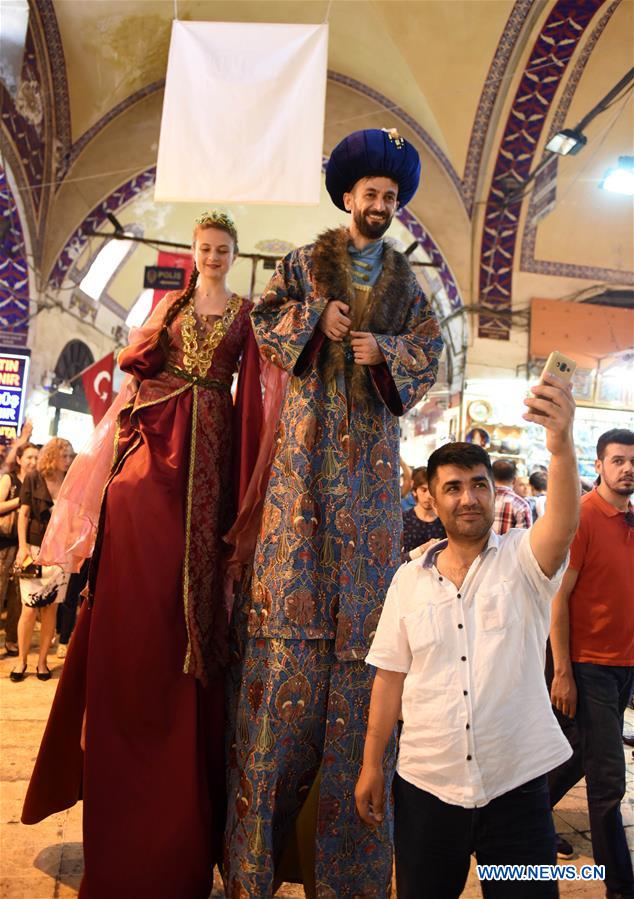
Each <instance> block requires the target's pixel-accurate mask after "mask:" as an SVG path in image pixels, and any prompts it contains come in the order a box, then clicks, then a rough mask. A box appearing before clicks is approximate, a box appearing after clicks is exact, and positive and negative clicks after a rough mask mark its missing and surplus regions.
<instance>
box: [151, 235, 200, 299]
mask: <svg viewBox="0 0 634 899" xmlns="http://www.w3.org/2000/svg"><path fill="white" fill-rule="evenodd" d="M156 264H157V265H165V266H167V267H168V268H182V269H184V271H185V280H184V282H183V287H187V282H188V281H189V276H190V275H191V273H192V269H193V267H194V260H193V259H192V254H191V253H166V252H165V251H164V250H159V254H158V259H157V260H156ZM166 293H167V290H155V291H154V299H153V300H152V309H154V307H155V306H156V304H157V303H158V301H159V300H162V299H163V297H164V296H165V294H166Z"/></svg>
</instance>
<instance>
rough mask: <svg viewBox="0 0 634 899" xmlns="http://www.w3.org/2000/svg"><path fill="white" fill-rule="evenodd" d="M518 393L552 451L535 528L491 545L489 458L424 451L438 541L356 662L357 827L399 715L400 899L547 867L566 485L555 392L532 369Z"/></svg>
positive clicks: (566, 423) (368, 809)
mask: <svg viewBox="0 0 634 899" xmlns="http://www.w3.org/2000/svg"><path fill="white" fill-rule="evenodd" d="M531 393H532V395H531V396H530V397H529V398H528V399H526V400H525V403H526V406H527V410H526V412H525V414H524V418H525V419H526V420H527V421H531V422H536V423H539V424H541V425H542V426H543V427H544V428H545V431H546V445H547V447H548V450H549V452H550V454H551V465H550V480H549V484H550V485H551V486H550V492H549V502H548V507H547V511H546V513H545V515H544V516H543V517H542V518H541V519H539V521H538V522H537V523H536V524H535V525H533V527H532V528H530V530H524V529H512V530H510V531H509V532H508V533H506V534H505V535H503V536H498V535H496V534H495V533H493V532H492V529H491V526H492V523H493V515H494V487H493V479H492V475H491V463H490V460H489V457H488V454H487V453H486V452H485V451H484V450H483V449H482V447H479V446H475V445H473V444H468V443H453V444H447V445H446V446H444V447H441V448H440V449H438V450H436V452H434V453H433V454H432V455H431V457H430V459H429V462H428V468H427V473H428V480H429V487H430V492H431V494H432V497H433V500H434V507H435V509H436V511H437V513H438V516H439V517H440V519H441V521H442V523H443V525H444V526H445V529H446V531H447V540H443V541H440V542H438V543H436V544H435V545H433V546H431V547H430V548H429V549H428V550H427V551H426V552H424V553H423V555H422V556H421V557H420V558H418V559H416V560H415V561H414V562H411V563H410V564H408V565H406V566H403V567H402V568H401V569H400V570H399V572H398V573H397V575H396V577H395V578H394V580H393V581H392V585H391V587H390V590H389V592H388V595H387V599H386V602H385V605H384V608H383V612H382V615H381V619H380V621H379V624H378V627H377V631H376V635H375V638H374V642H373V644H372V647H371V650H370V653H369V655H368V656H367V659H366V661H367V662H368V663H369V664H371V665H374V666H376V668H377V674H376V678H375V681H374V687H373V691H372V698H371V704H370V712H369V722H368V730H367V736H366V743H365V750H364V757H363V767H362V771H361V776H360V778H359V781H358V783H357V787H356V792H355V798H356V802H357V809H358V811H359V814H360V815H361V817H362V819H363V820H364V821H365V822H366V824H368V825H369V826H375V825H376V824H377V823H378V822H379V821H381V820H382V818H383V816H384V814H385V783H384V780H383V773H382V759H383V753H384V751H385V747H386V745H387V742H388V740H389V737H390V735H391V733H392V731H393V728H394V726H395V724H396V721H397V718H398V714H399V709H400V708H401V705H402V712H403V719H404V726H403V732H402V734H401V741H400V752H399V761H398V765H397V774H396V776H395V780H394V797H395V851H396V875H397V889H398V895H399V899H414V897H417V896H419V895H420V884H421V883H425V885H426V889H428V890H429V895H430V896H431V895H456V896H458V895H460V892H461V890H462V889H463V887H464V883H465V882H466V878H467V875H468V871H469V863H470V855H471V853H472V852H475V853H476V857H477V859H478V862H479V863H492V864H495V863H500V864H504V863H516V864H522V863H524V864H532V863H534V864H549V863H550V864H554V861H555V833H554V829H553V825H552V819H551V815H550V809H549V802H548V786H547V780H546V773H547V772H548V771H549V770H551V768H553V767H554V766H555V765H557V764H559V763H560V762H562V761H564V760H565V759H566V758H567V757H568V756H569V755H570V748H569V746H568V743H567V741H566V740H565V738H564V737H563V735H562V733H561V731H560V729H559V727H558V725H557V722H556V720H555V718H554V715H553V713H552V710H551V707H550V703H549V700H548V695H547V691H546V689H545V686H544V678H543V665H544V647H545V643H546V637H547V634H548V627H549V620H550V602H551V600H552V598H553V596H554V594H555V593H556V592H557V589H558V587H559V585H560V583H561V578H562V576H563V572H564V569H565V566H566V562H567V552H568V547H569V545H570V542H571V540H572V538H573V536H574V533H575V529H576V526H577V519H578V509H579V480H578V475H577V464H576V457H575V450H574V443H573V436H572V424H573V418H574V400H573V398H572V392H571V388H570V386H569V384H567V383H566V381H565V380H564V379H562V378H560V377H557V376H555V375H552V374H550V373H548V372H546V373H545V374H544V375H543V378H542V382H540V384H538V385H536V386H535V387H533V388H532V389H531ZM518 701H519V702H521V708H522V717H523V721H524V725H525V726H524V727H522V728H521V729H520V728H518V727H517V726H516V724H517V722H516V718H517V710H518ZM527 821H531V822H532V823H531V829H530V832H529V830H528V829H527V824H526V822H527ZM488 886H490V887H492V886H493V883H491V884H489V885H488ZM504 886H505V887H506V888H508V886H509V885H508V884H504ZM523 886H524V887H525V888H526V887H527V884H526V883H524V884H523ZM530 889H531V887H530V885H529V886H528V890H529V892H527V893H523V894H522V895H529V894H530V895H533V894H534V895H535V896H539V897H547V896H556V895H557V887H556V883H554V882H553V883H547V882H535V884H534V890H533V893H530ZM494 894H495V893H494V891H491V893H490V895H494ZM487 895H489V893H487ZM505 895H508V893H507V894H505Z"/></svg>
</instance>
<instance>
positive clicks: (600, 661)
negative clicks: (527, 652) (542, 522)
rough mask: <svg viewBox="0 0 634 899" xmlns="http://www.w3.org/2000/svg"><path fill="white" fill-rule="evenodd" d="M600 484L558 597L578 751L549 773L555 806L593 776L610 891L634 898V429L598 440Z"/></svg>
mask: <svg viewBox="0 0 634 899" xmlns="http://www.w3.org/2000/svg"><path fill="white" fill-rule="evenodd" d="M595 467H596V470H597V472H598V474H599V485H598V487H597V488H596V489H595V490H593V491H592V492H591V493H588V494H586V496H584V497H583V498H582V500H581V518H580V522H579V529H578V531H577V534H576V536H575V539H574V541H573V544H572V546H571V549H570V565H569V567H568V570H567V572H566V574H565V575H564V579H563V581H562V585H561V588H560V590H559V592H558V594H557V596H556V597H555V599H554V602H553V613H552V624H551V631H550V642H551V646H552V652H553V662H554V677H553V681H552V686H551V700H552V703H553V705H554V706H555V708H556V709H558V710H559V711H560V712H561V713H563V714H564V715H566V716H568V717H569V718H574V719H575V723H576V725H577V729H578V734H579V747H578V751H576V752H575V753H574V755H573V756H572V757H571V758H570V759H569V760H568V761H567V762H565V763H564V764H563V765H560V767H559V768H557V769H555V771H553V772H552V773H551V777H550V798H551V804H552V806H555V805H556V804H557V803H558V802H559V800H560V799H561V798H562V797H563V796H564V795H565V794H566V792H567V791H568V790H569V789H570V788H571V786H572V785H573V784H575V783H577V781H579V780H580V779H581V777H583V775H584V774H585V776H586V790H587V796H588V811H589V815H590V831H591V834H592V851H593V854H594V860H595V862H596V863H597V864H599V865H605V885H606V888H607V893H606V896H607V897H609V899H617V897H625V896H627V897H634V874H633V872H632V862H631V860H630V853H629V850H628V846H627V842H626V839H625V830H624V828H623V820H622V817H621V800H622V798H623V796H624V794H625V759H624V756H623V745H622V741H621V735H622V732H623V714H624V712H625V708H626V706H627V704H628V703H629V701H630V698H631V696H632V689H633V686H634V603H633V602H632V585H633V584H634V512H633V511H632V505H631V502H630V497H631V495H632V493H634V431H629V430H621V429H614V430H611V431H607V432H606V433H605V434H602V435H601V437H600V438H599V441H598V443H597V461H596V463H595Z"/></svg>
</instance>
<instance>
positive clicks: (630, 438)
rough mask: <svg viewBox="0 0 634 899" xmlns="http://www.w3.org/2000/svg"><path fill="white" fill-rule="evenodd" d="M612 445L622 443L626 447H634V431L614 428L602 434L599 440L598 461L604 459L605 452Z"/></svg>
mask: <svg viewBox="0 0 634 899" xmlns="http://www.w3.org/2000/svg"><path fill="white" fill-rule="evenodd" d="M611 443H622V444H623V445H624V446H634V431H630V430H628V428H612V430H611V431H606V432H605V434H601V436H600V437H599V439H598V440H597V459H603V457H604V456H605V451H606V449H607V448H608V446H609V445H610V444H611Z"/></svg>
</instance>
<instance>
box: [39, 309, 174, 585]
mask: <svg viewBox="0 0 634 899" xmlns="http://www.w3.org/2000/svg"><path fill="white" fill-rule="evenodd" d="M179 296H180V294H179V293H172V294H167V295H166V296H164V297H163V299H162V300H161V301H160V302H159V303H158V304H157V306H156V308H155V309H154V311H153V312H152V314H151V315H150V317H149V318H148V320H147V321H146V323H145V324H144V325H142V326H141V327H140V328H133V329H132V330H131V331H130V346H132V347H136V346H138V345H140V344H141V343H145V342H146V341H148V340H152V339H156V338H157V337H158V332H159V330H160V328H161V324H162V322H163V318H164V316H165V312H166V310H167V308H168V306H169V305H170V304H171V303H172V302H173V301H174V300H176V299H177V298H178V297H179ZM136 389H137V382H136V381H135V379H134V378H133V377H132V376H131V375H126V377H125V379H124V381H123V385H122V387H121V390H120V391H119V393H118V394H117V396H116V398H115V400H114V402H113V403H112V405H111V406H110V408H109V409H108V411H107V412H106V414H105V415H104V417H103V418H102V419H101V421H100V422H99V424H98V425H97V427H96V428H95V430H94V431H93V433H92V436H91V438H90V440H89V441H88V443H87V444H86V446H85V447H84V449H83V450H82V451H81V452H80V453H79V454H78V455H77V457H76V458H75V460H74V462H73V464H72V465H71V467H70V469H69V471H68V474H67V475H66V477H65V478H64V483H63V484H62V487H61V490H60V492H59V494H58V496H57V500H56V501H55V507H54V509H53V514H52V515H51V520H50V521H49V523H48V527H47V528H46V534H45V535H44V540H43V541H42V547H41V549H40V552H39V554H38V562H39V563H40V564H43V565H60V566H61V567H62V568H63V569H64V571H66V572H68V573H70V572H73V571H79V569H80V568H81V565H82V562H83V561H84V559H87V558H88V557H89V556H91V555H92V551H93V548H94V545H95V536H96V533H97V525H98V523H99V512H100V509H101V500H102V496H103V491H104V488H105V486H106V481H107V480H108V475H109V474H110V470H111V468H112V464H113V461H114V450H115V439H116V434H117V425H118V421H119V413H120V412H121V409H122V408H123V407H124V406H125V405H127V404H128V403H130V402H131V401H132V400H133V398H134V394H135V393H136Z"/></svg>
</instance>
